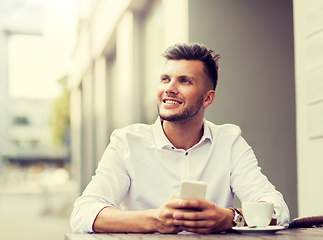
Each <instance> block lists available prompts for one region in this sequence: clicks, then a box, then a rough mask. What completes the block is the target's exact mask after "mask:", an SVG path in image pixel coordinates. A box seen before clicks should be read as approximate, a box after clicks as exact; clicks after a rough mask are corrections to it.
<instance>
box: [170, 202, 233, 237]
mask: <svg viewBox="0 0 323 240" xmlns="http://www.w3.org/2000/svg"><path fill="white" fill-rule="evenodd" d="M171 204H174V205H171ZM178 204H179V205H178ZM168 207H169V208H175V209H177V210H176V211H174V213H173V218H174V225H176V226H178V227H179V229H180V230H185V231H189V232H195V233H216V232H222V231H225V230H229V229H231V228H232V220H233V216H234V213H233V211H232V210H230V209H222V208H220V207H218V206H217V205H216V204H214V203H212V202H210V201H208V200H206V199H204V200H203V201H199V200H179V201H176V202H172V203H169V205H168ZM183 209H190V211H188V212H187V211H183ZM192 209H193V210H194V211H192Z"/></svg>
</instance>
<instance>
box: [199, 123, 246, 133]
mask: <svg viewBox="0 0 323 240" xmlns="http://www.w3.org/2000/svg"><path fill="white" fill-rule="evenodd" d="M205 122H206V124H207V126H208V127H209V128H210V130H211V132H212V134H220V135H241V129H240V127H239V126H237V125H235V124H229V123H227V124H221V125H216V124H214V123H212V122H210V121H205Z"/></svg>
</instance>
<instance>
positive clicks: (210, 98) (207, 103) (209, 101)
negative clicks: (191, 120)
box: [203, 90, 215, 108]
mask: <svg viewBox="0 0 323 240" xmlns="http://www.w3.org/2000/svg"><path fill="white" fill-rule="evenodd" d="M214 98H215V91H214V90H209V91H207V92H206V95H205V98H204V101H203V107H205V108H207V107H208V106H210V105H211V104H212V103H213V101H214Z"/></svg>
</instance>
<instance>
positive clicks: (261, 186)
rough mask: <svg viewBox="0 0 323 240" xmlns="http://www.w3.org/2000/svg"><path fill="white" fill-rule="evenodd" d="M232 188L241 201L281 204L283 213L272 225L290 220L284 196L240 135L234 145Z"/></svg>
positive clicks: (282, 223)
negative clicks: (259, 164)
mask: <svg viewBox="0 0 323 240" xmlns="http://www.w3.org/2000/svg"><path fill="white" fill-rule="evenodd" d="M232 158H233V166H232V171H231V188H232V191H233V192H234V193H235V194H236V195H237V196H238V198H239V199H240V201H241V202H261V201H264V202H271V203H275V204H277V205H280V206H281V208H282V212H281V215H280V216H279V217H278V219H277V220H275V219H273V221H272V222H271V225H274V224H275V225H276V224H278V225H284V224H287V223H288V222H289V210H288V207H287V205H286V203H285V201H284V199H283V196H282V194H281V193H280V192H278V191H277V190H276V189H275V187H274V186H273V185H272V184H271V183H270V182H269V180H268V179H267V177H266V176H264V175H263V174H262V172H261V168H260V167H259V166H258V161H257V159H256V156H255V154H254V152H253V151H252V149H251V147H250V146H249V145H248V144H247V143H246V142H245V140H244V139H243V138H242V137H241V136H238V137H237V139H236V141H235V142H234V144H233V147H232Z"/></svg>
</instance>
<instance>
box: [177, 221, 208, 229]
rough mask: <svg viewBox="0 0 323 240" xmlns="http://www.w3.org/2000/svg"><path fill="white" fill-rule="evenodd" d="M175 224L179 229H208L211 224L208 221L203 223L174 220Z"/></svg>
mask: <svg viewBox="0 0 323 240" xmlns="http://www.w3.org/2000/svg"><path fill="white" fill-rule="evenodd" d="M174 224H175V225H176V226H179V227H186V228H208V227H209V226H208V225H209V223H208V221H206V220H201V221H187V220H178V219H174Z"/></svg>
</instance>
